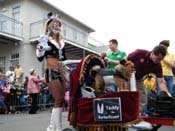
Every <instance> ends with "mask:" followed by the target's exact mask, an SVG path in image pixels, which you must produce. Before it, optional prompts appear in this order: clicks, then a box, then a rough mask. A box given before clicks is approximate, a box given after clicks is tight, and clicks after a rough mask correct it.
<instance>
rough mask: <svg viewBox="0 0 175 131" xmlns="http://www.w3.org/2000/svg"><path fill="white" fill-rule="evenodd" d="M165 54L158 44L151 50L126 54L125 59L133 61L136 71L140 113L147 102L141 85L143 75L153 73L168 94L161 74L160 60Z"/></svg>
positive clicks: (144, 90) (162, 89)
mask: <svg viewBox="0 0 175 131" xmlns="http://www.w3.org/2000/svg"><path fill="white" fill-rule="evenodd" d="M165 55H166V49H165V48H164V47H163V46H160V45H158V46H155V47H154V48H153V50H152V51H148V50H143V49H137V50H135V51H134V52H131V53H130V54H129V55H128V56H127V60H130V61H132V62H133V63H134V67H135V71H136V74H135V76H136V87H137V90H138V91H139V93H140V105H139V108H140V113H142V112H143V111H144V107H145V106H146V104H147V95H146V89H145V87H144V85H143V77H144V76H145V75H147V74H149V73H153V74H155V75H156V78H157V81H158V84H159V87H160V90H161V91H165V92H166V93H167V94H169V95H170V93H169V91H168V89H167V86H166V82H165V80H164V78H163V74H162V66H161V60H163V59H164V57H165Z"/></svg>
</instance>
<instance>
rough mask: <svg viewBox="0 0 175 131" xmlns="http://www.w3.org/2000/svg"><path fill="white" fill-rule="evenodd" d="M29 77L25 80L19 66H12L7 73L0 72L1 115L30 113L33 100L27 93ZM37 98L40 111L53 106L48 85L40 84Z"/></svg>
mask: <svg viewBox="0 0 175 131" xmlns="http://www.w3.org/2000/svg"><path fill="white" fill-rule="evenodd" d="M27 83H28V76H26V77H25V78H24V80H23V69H22V67H20V65H19V64H18V65H17V66H16V67H15V68H14V67H12V66H10V67H9V70H8V71H7V72H5V73H3V72H2V70H0V114H2V113H3V114H4V113H5V114H8V113H20V112H29V107H30V105H31V98H30V96H29V94H28V93H27ZM40 88H41V90H40V93H39V97H38V98H37V102H38V105H39V109H41V110H45V109H46V108H50V107H52V106H53V99H52V95H51V93H50V90H49V89H48V87H47V84H45V83H42V82H41V83H40Z"/></svg>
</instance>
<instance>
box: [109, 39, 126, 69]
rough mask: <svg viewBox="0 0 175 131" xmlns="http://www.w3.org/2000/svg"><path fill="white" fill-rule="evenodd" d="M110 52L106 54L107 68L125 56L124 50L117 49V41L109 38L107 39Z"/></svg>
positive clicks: (118, 62) (111, 67)
mask: <svg viewBox="0 0 175 131" xmlns="http://www.w3.org/2000/svg"><path fill="white" fill-rule="evenodd" d="M109 49H110V52H109V53H108V54H107V58H106V60H107V63H108V68H109V69H114V68H115V66H116V65H118V64H120V61H121V60H123V59H124V58H125V57H126V52H123V51H120V50H119V49H118V41H117V40H116V39H111V40H110V41H109Z"/></svg>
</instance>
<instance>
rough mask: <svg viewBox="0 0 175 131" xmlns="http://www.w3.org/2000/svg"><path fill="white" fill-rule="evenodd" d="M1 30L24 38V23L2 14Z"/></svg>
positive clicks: (0, 19) (0, 18)
mask: <svg viewBox="0 0 175 131" xmlns="http://www.w3.org/2000/svg"><path fill="white" fill-rule="evenodd" d="M0 32H2V33H6V34H9V35H12V36H16V37H20V38H22V37H23V23H22V22H20V21H17V20H15V19H12V18H10V17H8V16H5V15H2V14H0Z"/></svg>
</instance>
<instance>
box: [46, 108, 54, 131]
mask: <svg viewBox="0 0 175 131" xmlns="http://www.w3.org/2000/svg"><path fill="white" fill-rule="evenodd" d="M53 110H54V109H52V113H51V117H50V124H49V127H47V131H55V130H56V127H55V124H54V111H53Z"/></svg>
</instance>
